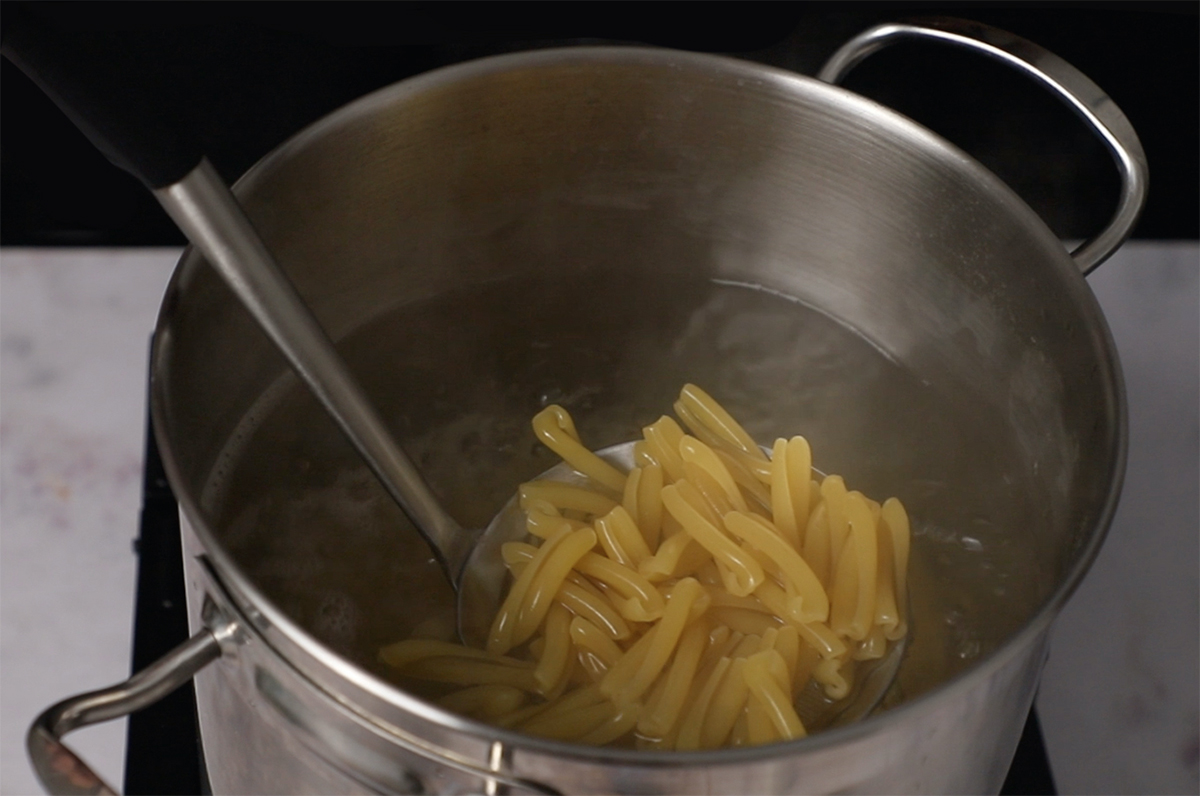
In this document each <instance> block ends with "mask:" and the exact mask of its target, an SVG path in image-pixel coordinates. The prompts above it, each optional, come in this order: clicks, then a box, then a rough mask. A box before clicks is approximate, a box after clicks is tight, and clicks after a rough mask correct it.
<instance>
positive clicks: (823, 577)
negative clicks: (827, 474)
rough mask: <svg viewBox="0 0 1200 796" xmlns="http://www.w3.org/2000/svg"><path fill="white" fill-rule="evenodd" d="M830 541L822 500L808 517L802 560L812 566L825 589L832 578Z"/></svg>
mask: <svg viewBox="0 0 1200 796" xmlns="http://www.w3.org/2000/svg"><path fill="white" fill-rule="evenodd" d="M831 547H832V541H831V540H830V537H829V509H828V508H827V507H826V505H825V502H824V501H820V502H818V503H817V504H816V507H815V508H813V510H812V514H810V515H809V518H808V528H807V532H806V533H805V534H804V560H805V561H807V562H808V565H809V567H811V568H812V571H813V574H814V575H816V576H817V580H819V581H820V582H821V585H822V586H824V587H825V588H826V589H827V590H828V589H829V585H830V583H831V582H832V580H833V577H832V568H831V559H832V557H833V556H832V553H831V552H830V548H831Z"/></svg>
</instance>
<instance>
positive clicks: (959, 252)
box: [154, 51, 1119, 700]
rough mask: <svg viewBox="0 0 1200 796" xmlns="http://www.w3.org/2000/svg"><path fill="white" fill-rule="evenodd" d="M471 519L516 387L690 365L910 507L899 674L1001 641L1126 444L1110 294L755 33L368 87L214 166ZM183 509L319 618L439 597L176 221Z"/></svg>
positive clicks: (363, 635)
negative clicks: (770, 51) (244, 164)
mask: <svg viewBox="0 0 1200 796" xmlns="http://www.w3.org/2000/svg"><path fill="white" fill-rule="evenodd" d="M238 190H239V194H240V195H241V197H242V198H243V200H244V201H245V203H246V206H247V208H248V211H249V213H250V215H251V216H252V218H253V219H254V220H255V221H256V223H257V224H258V225H259V227H260V229H261V231H262V232H263V234H264V237H265V238H266V239H267V240H268V241H269V243H270V244H271V245H272V247H273V249H274V250H275V252H276V254H277V256H278V258H279V260H280V262H281V264H283V265H284V267H285V268H286V270H288V272H289V273H290V275H291V276H292V278H293V279H294V280H295V282H296V284H297V286H298V287H299V289H300V290H301V292H302V293H303V294H304V296H305V298H306V299H307V301H308V302H309V303H310V305H311V306H313V308H314V309H315V311H316V312H317V314H318V316H319V317H320V318H321V320H322V322H323V323H324V324H325V326H326V328H327V330H328V331H329V332H330V333H331V335H332V336H333V337H334V338H335V339H337V340H339V345H340V347H341V349H342V350H343V352H344V354H345V355H346V357H347V359H348V360H349V362H350V363H351V365H352V367H353V369H354V370H355V371H356V373H358V374H359V377H360V378H361V380H362V382H363V383H364V386H365V387H366V389H367V391H368V393H369V394H370V395H371V396H372V398H373V399H374V401H375V403H376V406H378V407H379V408H380V410H381V412H382V414H383V415H384V417H385V419H386V420H387V421H388V423H389V424H390V426H391V428H392V430H393V433H394V434H395V436H396V437H397V439H398V440H399V441H400V442H401V444H402V445H403V446H404V447H405V448H406V449H407V450H408V451H409V452H410V454H411V455H412V456H413V458H414V460H415V461H416V462H417V463H418V465H419V467H420V468H421V469H422V471H423V472H424V473H425V474H426V475H427V478H428V480H429V481H430V483H431V485H432V487H433V488H434V491H435V492H437V493H438V494H439V495H440V496H441V497H442V498H443V500H444V501H445V504H446V505H447V506H448V507H449V509H450V511H451V512H452V513H453V514H454V515H455V516H456V517H457V518H458V519H459V521H460V522H462V523H463V524H464V525H466V526H480V525H483V524H486V522H487V521H488V520H489V519H490V517H491V516H492V515H493V514H494V513H495V512H496V511H497V510H498V509H499V508H500V507H501V506H502V505H503V503H504V502H505V501H506V500H507V499H508V498H509V497H510V496H511V494H512V493H513V491H514V490H515V488H516V486H517V484H518V483H520V482H521V481H522V480H526V479H528V478H530V477H532V476H534V475H536V474H537V473H539V472H541V471H542V470H544V469H546V468H547V467H549V466H550V465H551V464H553V462H554V460H553V459H552V458H551V456H550V455H549V454H548V453H547V452H545V451H543V450H541V449H539V448H538V446H537V445H536V444H535V442H534V439H533V435H532V433H531V432H530V430H529V419H530V418H531V417H532V415H533V414H534V413H535V412H536V411H538V409H540V408H541V407H542V406H544V405H545V404H547V403H551V402H554V403H560V404H562V405H563V406H565V407H566V408H567V409H568V410H569V411H571V413H572V414H573V415H574V417H575V419H576V422H577V424H578V426H579V430H580V432H581V434H582V435H583V439H584V441H585V443H587V444H588V445H590V446H592V447H602V446H605V445H609V444H613V443H617V442H621V441H624V440H627V439H631V438H633V437H634V436H635V435H637V434H638V433H639V432H640V428H641V427H642V426H643V425H646V424H647V423H649V422H652V421H653V420H655V419H656V418H657V417H658V416H659V415H661V414H663V413H665V412H669V408H670V405H671V403H672V401H673V400H674V399H675V397H676V395H677V392H678V390H679V388H680V386H681V385H682V384H683V383H684V382H687V381H691V382H695V383H697V384H699V385H701V386H702V387H704V388H705V389H706V390H708V391H709V392H711V393H712V394H713V395H714V396H715V397H717V398H718V400H720V401H722V402H723V403H724V404H725V405H726V407H727V408H728V409H729V410H730V411H731V412H733V413H734V415H735V416H737V417H738V418H739V419H741V420H742V421H743V423H744V424H745V425H746V427H747V429H748V430H749V431H750V432H751V433H752V434H753V435H754V436H755V437H756V439H758V440H759V442H761V443H764V444H770V443H771V441H772V440H774V439H775V438H776V437H777V436H791V435H794V434H803V435H805V436H806V437H808V439H809V440H810V442H811V443H812V446H813V449H814V453H815V465H816V466H817V467H818V468H819V469H821V470H823V471H825V472H836V473H840V474H843V475H844V476H845V477H846V478H847V482H848V484H849V485H850V486H851V487H852V488H858V489H861V490H862V491H864V492H865V493H867V494H869V495H872V496H874V497H876V498H878V499H882V498H884V497H887V496H890V495H895V496H898V497H899V498H901V500H903V501H904V503H905V504H906V506H907V507H908V508H909V511H910V514H911V515H912V516H913V518H914V523H915V534H916V536H915V539H914V549H913V560H912V574H911V580H910V582H911V584H912V594H911V599H912V605H913V611H914V637H913V642H912V645H911V648H910V651H909V655H908V658H907V660H906V662H905V664H904V666H903V668H902V674H901V678H900V682H899V686H898V688H897V690H896V692H895V694H894V699H896V700H899V699H903V698H907V697H911V696H913V695H915V694H918V693H920V692H922V691H924V690H926V689H928V688H930V687H932V686H933V685H936V684H937V683H939V682H941V681H943V680H945V679H946V678H948V677H950V676H952V675H953V674H954V673H956V672H958V671H961V670H962V669H963V668H964V667H966V666H968V665H969V664H970V663H971V662H972V661H975V660H977V659H979V658H980V657H981V656H983V655H986V654H987V653H988V652H989V651H991V650H993V649H995V648H997V647H998V646H999V645H1000V644H1002V643H1003V641H1004V640H1005V639H1006V638H1007V637H1009V636H1010V635H1011V634H1012V633H1013V632H1014V631H1015V630H1016V629H1017V628H1019V627H1020V626H1021V625H1022V624H1024V623H1025V622H1026V621H1028V620H1029V619H1030V617H1031V616H1032V615H1033V614H1034V613H1035V612H1036V611H1037V610H1038V608H1039V607H1040V606H1041V605H1042V604H1043V603H1044V601H1045V600H1046V598H1047V597H1048V595H1049V594H1050V593H1051V592H1052V591H1053V589H1054V588H1055V586H1056V585H1057V584H1058V583H1059V582H1060V581H1061V580H1062V579H1063V578H1064V577H1066V575H1067V573H1068V572H1069V571H1070V569H1071V567H1072V566H1073V564H1074V563H1075V561H1076V557H1077V555H1078V551H1079V550H1080V549H1081V548H1082V547H1083V545H1084V544H1085V543H1086V541H1087V540H1088V539H1089V538H1090V535H1091V534H1092V533H1093V532H1094V529H1095V526H1096V524H1097V522H1098V518H1099V516H1100V512H1101V510H1102V507H1103V505H1104V501H1105V496H1106V495H1107V494H1108V491H1109V490H1110V489H1111V488H1112V486H1113V479H1114V475H1113V473H1114V471H1115V469H1116V466H1117V464H1116V462H1117V457H1118V453H1117V451H1118V444H1117V438H1118V433H1119V430H1118V429H1117V428H1116V425H1117V421H1116V417H1117V412H1118V410H1117V404H1118V401H1119V398H1118V395H1117V392H1116V389H1117V388H1116V387H1115V384H1116V376H1115V374H1114V371H1113V368H1114V365H1113V363H1112V362H1111V358H1110V357H1111V355H1110V354H1109V353H1107V352H1108V349H1107V347H1106V346H1107V342H1106V337H1105V334H1104V331H1103V328H1104V327H1103V321H1102V320H1101V319H1100V317H1099V315H1098V312H1097V311H1096V309H1095V305H1094V302H1092V300H1091V298H1090V295H1088V293H1087V288H1086V285H1085V284H1084V283H1083V281H1082V280H1081V279H1080V278H1079V277H1078V275H1077V274H1076V273H1074V272H1073V271H1072V267H1073V266H1072V264H1071V263H1070V260H1069V259H1068V258H1067V257H1066V256H1065V255H1064V254H1063V253H1062V251H1061V249H1060V247H1059V244H1058V242H1057V241H1055V240H1054V239H1053V238H1052V237H1051V236H1050V234H1049V233H1048V231H1047V230H1046V229H1045V228H1044V226H1042V225H1041V224H1040V222H1038V221H1037V219H1036V218H1034V217H1033V216H1032V214H1031V213H1030V212H1029V211H1028V209H1027V208H1025V207H1024V206H1023V205H1021V204H1020V203H1019V201H1018V200H1016V199H1015V198H1014V197H1013V195H1012V194H1011V193H1010V192H1008V191H1007V189H1005V188H1004V187H1003V186H1001V185H999V184H998V183H997V182H996V181H995V180H994V178H992V177H991V176H990V175H988V174H986V173H985V172H983V171H982V169H980V168H979V167H977V166H975V165H973V164H972V163H971V162H969V161H967V160H966V159H965V157H964V156H962V155H961V154H959V153H957V152H956V151H954V150H952V149H950V148H948V147H946V146H945V145H944V144H942V143H940V142H939V141H937V140H936V139H934V138H933V137H932V136H930V135H929V134H927V133H925V132H923V131H921V130H920V129H919V128H917V127H915V126H913V125H910V124H908V123H907V122H905V121H904V120H902V119H899V118H898V117H895V116H892V115H890V114H888V113H887V112H886V111H884V110H882V109H879V108H877V107H875V106H873V105H871V104H870V103H867V102H865V101H861V100H858V99H856V98H854V97H852V96H849V95H845V94H843V93H841V92H839V91H837V90H834V89H830V88H828V87H825V86H822V85H820V84H816V83H813V82H811V81H807V80H804V79H802V78H791V77H786V76H783V75H780V74H776V73H767V72H764V71H763V70H761V69H760V68H758V67H751V66H749V65H737V64H733V63H731V62H724V61H719V60H715V59H693V58H690V57H685V56H679V58H677V59H674V62H672V59H671V58H664V56H663V55H662V54H661V53H654V52H653V51H647V52H644V53H639V52H638V51H621V52H620V53H619V54H615V53H614V52H613V51H582V52H579V53H577V54H575V55H574V56H572V57H569V58H562V57H561V56H559V58H558V60H555V59H554V58H552V57H551V56H550V54H545V57H542V58H541V59H540V60H539V58H536V57H535V58H532V59H526V60H524V61H520V62H517V61H510V62H492V63H490V64H485V65H483V66H480V65H470V66H466V67H459V68H458V69H457V70H450V71H447V72H443V73H440V74H435V75H432V76H428V77H426V78H421V79H418V80H416V81H410V82H408V83H405V84H400V85H398V86H396V87H393V88H391V89H387V90H385V91H384V92H380V93H378V94H376V95H372V96H370V97H368V98H365V99H364V100H362V101H360V102H359V103H356V104H355V105H352V106H350V107H349V108H347V109H344V110H343V111H341V112H339V113H338V114H335V115H334V116H333V117H331V118H330V119H328V120H326V121H324V122H322V123H319V124H318V125H316V126H315V127H314V128H310V130H308V131H306V132H304V133H302V134H301V135H299V136H298V137H297V138H296V139H294V140H293V141H291V142H289V143H288V144H286V145H284V147H282V148H281V149H280V150H278V151H277V152H276V153H274V154H273V155H271V156H269V157H268V158H267V159H265V160H264V161H263V162H262V163H260V164H259V166H257V167H256V168H255V170H254V171H252V172H251V173H250V174H249V175H248V176H247V178H245V179H244V180H243V181H242V183H241V184H240V185H239V189H238ZM154 387H155V401H156V403H157V406H158V408H159V409H160V411H161V415H162V417H163V419H164V421H165V423H164V427H163V432H162V433H163V435H164V438H165V439H166V440H167V443H166V445H165V446H164V447H166V448H169V453H168V455H169V456H171V457H172V458H173V460H174V462H175V465H176V469H177V472H178V474H179V477H180V479H181V480H182V484H180V483H177V484H176V488H177V489H179V488H181V487H182V489H183V490H184V491H185V492H186V493H187V494H188V495H190V496H191V497H192V499H193V501H194V502H195V504H196V505H197V506H198V508H199V509H200V511H201V514H202V515H203V516H204V518H205V520H206V522H205V523H204V525H205V526H206V527H204V528H202V529H201V531H202V533H208V534H210V535H211V537H212V538H211V539H210V540H209V541H210V542H211V543H212V544H215V545H221V546H222V547H223V548H224V549H225V550H226V551H227V552H228V553H229V554H230V555H231V556H232V557H233V559H234V560H235V561H236V562H237V565H238V567H240V568H241V570H242V571H243V572H244V573H245V574H247V575H248V576H249V578H250V579H251V580H252V581H253V582H254V583H255V584H256V585H257V586H258V587H259V588H260V589H261V590H262V592H263V593H264V594H265V595H266V596H267V597H268V598H269V599H271V600H273V601H275V602H276V603H277V604H278V605H279V606H280V607H281V608H282V609H283V610H285V611H286V612H287V613H289V614H290V615H292V616H293V617H294V618H295V619H297V620H298V621H299V622H300V623H301V624H303V625H304V626H305V627H306V628H308V629H309V631H310V632H311V633H313V634H314V635H315V636H317V637H318V638H319V639H321V640H322V641H324V642H325V643H327V644H328V645H330V646H331V647H333V648H334V649H336V650H338V651H340V652H342V653H343V654H345V655H346V656H347V657H349V658H350V659H352V660H355V661H357V662H359V663H360V664H361V665H362V666H364V667H365V668H368V669H370V670H372V671H377V672H379V673H380V674H381V675H382V676H385V677H386V676H387V675H386V672H383V671H382V670H380V668H379V666H378V665H377V663H376V659H375V652H376V650H377V649H378V647H379V646H380V645H381V644H384V643H387V642H390V641H393V640H396V639H398V638H402V637H405V636H407V635H408V634H409V633H410V632H411V631H412V629H413V628H414V627H415V626H416V625H418V624H422V623H423V624H424V625H425V629H428V628H429V627H433V626H438V625H439V623H440V626H441V627H442V628H443V629H446V630H448V629H449V628H451V625H450V622H451V615H450V613H449V609H450V607H451V605H452V593H451V591H450V589H449V588H448V586H447V585H446V584H445V583H444V582H443V581H442V579H441V576H440V574H439V573H438V570H437V568H436V566H435V565H434V564H433V563H432V562H431V561H430V559H429V553H428V550H427V549H425V547H424V545H423V543H422V542H421V541H420V540H419V538H418V537H417V536H416V534H415V532H413V531H412V530H411V528H410V527H409V525H408V523H407V522H406V520H405V519H404V518H403V517H402V516H401V515H400V514H399V512H398V510H396V509H395V508H394V507H393V506H392V505H391V504H390V502H389V500H388V498H387V497H386V496H385V494H384V492H383V490H382V489H381V488H380V487H379V486H378V485H377V484H376V483H375V482H374V480H373V478H372V477H371V476H370V475H369V474H368V473H367V471H366V470H365V467H363V466H362V465H361V464H360V463H359V462H358V459H357V457H356V455H355V454H354V453H353V451H352V450H351V449H350V447H349V445H348V444H347V443H346V442H345V441H344V440H343V439H342V438H341V436H340V434H339V432H338V431H337V430H336V428H335V427H334V426H333V424H332V422H331V421H329V420H328V419H327V418H325V417H324V415H323V413H322V412H321V411H320V409H319V408H318V407H317V406H316V404H315V402H314V401H313V400H312V399H311V398H310V397H309V396H308V395H307V393H306V392H305V391H304V390H303V388H301V387H299V386H298V384H297V382H296V380H295V379H294V377H292V376H291V375H289V374H287V373H286V369H285V367H284V365H283V363H282V360H281V359H280V358H279V357H278V355H277V354H275V352H274V351H273V350H272V348H271V346H270V344H269V343H268V342H267V341H266V339H265V337H264V336H263V335H261V333H259V332H258V331H257V329H256V328H255V327H254V326H253V323H252V321H250V319H249V318H248V317H247V316H246V314H245V313H244V312H243V311H242V310H241V308H240V307H239V306H237V304H236V301H235V300H234V299H233V297H232V295H231V294H229V293H228V291H227V290H226V289H225V288H224V287H223V286H222V285H221V284H220V283H219V282H218V280H217V278H216V277H215V275H214V274H213V273H211V270H210V269H208V268H207V266H206V265H205V264H204V263H203V262H202V261H201V260H199V258H197V257H196V256H195V255H190V256H189V258H187V259H186V260H185V262H184V263H183V264H182V266H181V268H180V271H179V273H178V275H177V278H176V281H175V283H174V284H173V286H172V289H171V291H170V292H169V294H168V298H167V302H166V304H165V306H164V312H163V317H162V320H161V323H160V329H159V336H158V346H157V353H156V373H155V385H154Z"/></svg>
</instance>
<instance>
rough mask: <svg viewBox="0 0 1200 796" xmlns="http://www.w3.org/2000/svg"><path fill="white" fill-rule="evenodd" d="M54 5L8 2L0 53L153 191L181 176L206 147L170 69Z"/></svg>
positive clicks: (0, 30) (0, 27) (126, 41)
mask: <svg viewBox="0 0 1200 796" xmlns="http://www.w3.org/2000/svg"><path fill="white" fill-rule="evenodd" d="M56 5H57V4H55V3H49V4H45V5H42V6H40V7H39V6H37V5H32V4H27V3H17V2H9V3H5V4H4V20H3V24H2V25H0V51H2V52H3V54H4V55H5V56H6V57H7V58H8V59H9V60H11V61H12V62H13V63H14V64H16V65H17V66H18V67H19V68H20V69H21V71H23V72H24V73H25V74H27V75H28V76H29V77H30V79H32V80H33V81H34V82H35V83H37V85H38V86H39V87H40V88H41V89H42V90H43V91H44V92H46V94H47V95H48V96H49V97H50V98H51V99H52V100H54V103H55V104H56V105H58V107H59V108H60V109H62V111H63V112H64V113H66V114H67V116H68V117H70V119H71V121H72V122H74V123H75V125H76V126H77V127H78V128H79V129H80V130H82V131H83V133H84V134H85V135H86V136H87V137H88V138H89V139H90V140H91V142H92V143H93V144H95V145H96V147H97V148H98V149H99V150H100V151H101V152H103V153H104V155H105V156H106V157H107V158H108V159H109V160H110V161H112V162H113V163H114V164H116V165H117V166H119V167H120V168H122V169H124V170H126V171H128V172H130V173H131V174H133V175H134V176H135V177H137V178H138V179H139V180H141V181H142V182H143V183H145V184H146V186H147V187H149V188H150V189H151V190H153V189H156V188H162V187H164V186H167V185H171V184H172V183H175V182H178V181H179V180H180V179H181V178H182V177H184V176H185V175H186V174H187V173H188V172H190V171H191V170H192V169H193V168H195V167H196V166H197V165H198V164H199V163H200V160H201V158H202V157H203V155H204V152H203V150H202V148H201V146H200V145H199V143H198V142H197V141H195V140H194V138H193V137H192V136H191V135H189V125H188V124H187V123H186V119H185V116H184V114H183V112H182V108H181V105H180V102H179V98H178V97H177V96H176V95H175V93H174V92H173V91H172V87H171V85H170V70H169V69H166V68H164V65H163V64H155V63H152V62H148V60H147V58H146V57H145V51H144V50H141V49H139V48H137V47H135V46H131V42H130V41H129V39H128V38H127V37H121V36H119V35H116V34H114V33H113V32H112V31H102V30H95V29H93V30H88V29H86V28H84V27H83V26H80V25H72V24H69V23H68V22H65V21H64V20H63V19H62V14H61V13H57V12H55V11H54V10H53V9H54V7H55V6H56Z"/></svg>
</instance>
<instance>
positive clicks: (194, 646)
mask: <svg viewBox="0 0 1200 796" xmlns="http://www.w3.org/2000/svg"><path fill="white" fill-rule="evenodd" d="M230 632H231V631H230V629H229V628H227V627H226V628H218V629H217V630H216V631H215V632H214V631H210V630H201V631H200V632H198V633H197V634H196V635H194V636H192V637H191V638H190V639H188V640H187V641H185V642H184V643H182V644H180V645H179V646H178V647H176V648H175V649H173V650H171V651H170V652H168V653H167V654H166V655H164V656H163V657H162V658H160V659H159V660H157V661H155V662H154V663H153V664H152V665H150V666H148V667H146V668H145V669H143V670H142V671H140V672H138V673H137V674H135V675H134V676H133V677H130V678H129V679H128V680H126V681H124V682H122V683H118V684H116V685H113V686H109V687H108V688H101V689H98V690H96V691H89V692H88V693H86V694H79V695H77V696H73V697H70V698H68V699H64V700H63V701H61V702H59V703H57V704H55V705H53V706H51V707H49V708H47V709H46V710H45V711H44V712H43V713H42V714H41V715H40V716H38V717H37V719H36V720H35V721H34V723H33V726H31V727H30V728H29V734H28V736H27V738H26V746H27V748H28V751H29V758H30V760H31V761H32V763H33V767H34V770H35V771H36V772H37V775H38V779H40V780H41V783H42V787H44V788H45V789H46V792H47V793H55V794H112V793H115V791H114V790H113V789H112V787H111V786H110V785H108V784H107V783H106V782H104V781H103V780H102V779H100V778H99V777H98V776H97V775H96V774H95V773H94V772H93V771H92V770H91V768H89V767H88V765H87V763H86V762H84V761H83V760H81V759H80V758H79V757H78V756H76V755H75V753H74V752H72V751H71V750H70V749H69V748H68V747H67V746H66V744H64V743H63V742H62V737H63V736H64V735H66V734H67V733H69V732H71V731H72V730H77V729H79V728H80V727H86V726H88V725H89V724H99V723H100V722H103V721H109V720H111V719H116V718H120V717H121V716H127V715H129V714H130V713H133V712H134V711H136V710H141V709H142V708H144V707H146V706H147V705H152V704H154V703H155V702H157V701H158V700H160V699H162V698H163V697H165V696H166V695H167V694H169V693H171V692H172V691H174V690H175V689H176V688H178V687H179V686H181V685H183V684H184V683H186V682H187V681H188V680H190V679H191V678H192V676H193V675H194V674H195V673H196V672H198V671H200V670H201V669H203V668H204V667H205V666H207V665H208V664H209V663H211V662H212V661H214V660H216V659H217V658H219V657H220V655H221V636H225V635H228V634H229V633H230Z"/></svg>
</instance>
